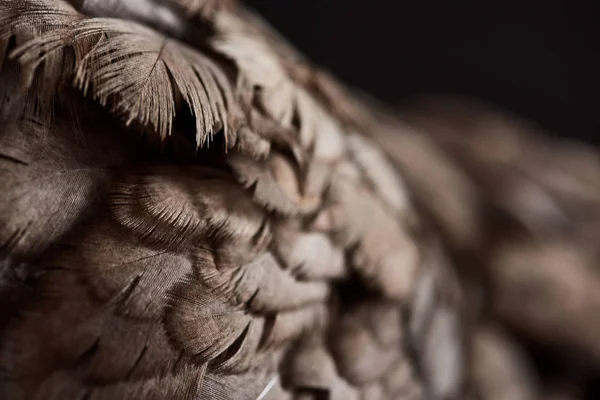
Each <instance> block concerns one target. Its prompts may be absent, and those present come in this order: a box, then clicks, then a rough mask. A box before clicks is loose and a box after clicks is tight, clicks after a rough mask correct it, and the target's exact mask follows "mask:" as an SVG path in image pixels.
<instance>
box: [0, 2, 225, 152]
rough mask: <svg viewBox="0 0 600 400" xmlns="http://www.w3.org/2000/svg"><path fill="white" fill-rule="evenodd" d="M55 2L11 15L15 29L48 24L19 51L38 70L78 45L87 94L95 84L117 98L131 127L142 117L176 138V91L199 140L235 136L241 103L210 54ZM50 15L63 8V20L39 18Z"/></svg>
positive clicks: (102, 96) (105, 101) (104, 95)
mask: <svg viewBox="0 0 600 400" xmlns="http://www.w3.org/2000/svg"><path fill="white" fill-rule="evenodd" d="M58 4H62V3H61V2H59V3H58ZM55 7H56V6H55V3H54V2H53V3H52V6H49V5H48V4H47V3H46V2H41V1H35V0H30V1H29V2H28V4H27V5H26V9H27V13H26V14H25V15H26V16H29V19H27V20H25V22H21V20H22V19H23V18H24V17H20V18H17V19H15V20H13V19H12V18H10V16H9V17H8V18H7V21H6V23H7V24H8V26H10V27H12V30H13V31H14V30H18V29H20V28H22V25H23V24H25V23H29V24H31V25H32V26H34V27H38V29H39V30H40V33H39V34H37V35H35V36H34V37H32V38H31V39H30V40H28V41H26V42H25V43H22V44H20V45H19V46H18V47H17V48H16V49H15V50H14V51H13V53H12V55H13V56H14V57H17V59H18V60H19V61H20V62H21V63H22V64H24V65H26V66H27V68H29V69H30V70H35V69H36V68H37V67H38V65H39V64H40V62H41V61H42V60H44V59H47V58H48V57H52V58H53V59H55V60H56V61H54V63H55V64H56V63H57V62H58V61H59V60H61V59H64V57H66V54H67V52H66V49H73V50H74V51H75V54H77V55H78V56H77V58H76V59H77V60H76V61H77V62H76V65H75V70H76V74H73V77H72V78H73V79H74V80H75V83H76V84H77V86H78V87H79V88H80V89H81V90H82V91H83V92H84V93H87V92H88V90H90V89H91V92H92V96H93V97H94V98H96V99H98V100H99V102H100V103H101V104H102V105H104V106H108V105H109V102H110V108H111V110H112V111H113V112H115V113H117V114H118V115H121V116H123V117H124V118H125V122H126V123H127V125H129V124H131V123H132V122H133V121H136V122H139V123H140V124H141V125H142V126H152V128H153V129H154V130H155V131H156V132H157V133H158V135H159V136H160V137H161V138H165V137H167V136H169V135H170V133H171V127H172V123H173V119H174V117H175V111H176V109H175V95H181V96H182V98H183V100H184V101H185V103H186V104H187V106H188V107H189V108H190V110H191V112H192V114H193V116H194V118H195V121H196V142H197V145H198V146H203V145H204V144H205V143H206V142H207V141H210V140H212V137H213V135H214V134H215V133H216V132H218V131H219V130H221V129H223V130H224V135H225V137H227V135H228V123H227V114H226V112H227V107H228V105H230V104H232V103H233V98H232V89H231V87H230V84H229V82H228V80H227V78H226V77H225V75H224V73H223V72H222V71H221V69H219V68H218V67H217V66H216V64H215V63H214V62H213V61H212V60H210V59H209V58H208V57H207V56H205V55H203V54H201V53H200V52H198V51H196V50H193V49H192V48H190V47H188V46H186V45H184V44H182V43H179V42H176V41H174V40H171V39H169V38H167V37H164V36H162V35H161V34H159V33H157V32H155V31H152V30H151V29H148V28H146V27H144V26H141V25H138V24H135V23H131V22H129V21H123V20H118V19H108V18H81V17H74V16H73V15H71V14H69V13H67V12H63V13H62V14H61V13H59V11H61V10H60V9H55ZM42 13H50V14H51V15H54V14H58V15H59V16H60V17H61V18H62V19H60V20H59V21H58V22H55V21H54V20H52V21H50V22H48V21H47V20H46V19H40V20H36V19H34V18H33V17H34V16H36V15H39V14H42ZM63 14H65V15H66V16H63ZM65 20H66V21H65ZM23 29H31V28H23ZM45 68H46V67H45ZM65 71H67V73H71V71H73V69H72V68H66V69H65ZM59 76H62V74H59ZM49 90H50V89H49Z"/></svg>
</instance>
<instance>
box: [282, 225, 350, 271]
mask: <svg viewBox="0 0 600 400" xmlns="http://www.w3.org/2000/svg"><path fill="white" fill-rule="evenodd" d="M274 241H275V245H276V248H277V254H278V255H279V257H280V258H281V259H282V260H283V261H284V265H285V268H286V269H288V270H289V271H290V272H291V273H292V274H293V275H294V276H296V277H298V278H300V279H308V280H321V279H341V278H345V277H346V275H347V274H348V270H347V269H346V261H345V258H344V253H343V252H342V250H341V249H340V248H338V247H337V246H335V245H334V244H333V243H332V241H331V239H330V238H329V237H328V236H327V235H325V234H323V233H320V232H308V233H306V232H299V231H298V230H297V229H294V227H291V226H285V225H283V224H280V226H278V227H277V228H276V230H275V235H274Z"/></svg>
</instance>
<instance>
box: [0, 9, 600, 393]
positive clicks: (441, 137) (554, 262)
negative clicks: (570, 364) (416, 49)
mask: <svg viewBox="0 0 600 400" xmlns="http://www.w3.org/2000/svg"><path fill="white" fill-rule="evenodd" d="M0 26H2V28H0V64H1V66H2V69H1V70H0V89H1V90H2V91H3V92H2V93H0V106H1V107H2V108H1V110H0V111H1V113H0V121H2V122H5V123H4V125H2V127H0V195H1V196H2V197H0V311H2V315H0V398H2V399H4V398H6V399H15V400H18V399H51V400H52V399H56V400H58V399H60V400H71V399H74V400H76V399H99V400H100V399H107V400H108V399H123V400H125V399H157V400H158V399H216V400H226V399H231V400H240V399H292V398H293V399H315V398H317V399H320V398H327V399H331V400H335V399H339V400H347V399H350V400H351V399H357V400H358V399H365V400H366V399H369V400H371V399H375V400H377V399H381V400H384V399H440V400H442V399H443V400H446V399H447V400H450V399H462V398H470V397H469V396H475V397H474V398H481V399H500V398H515V399H517V398H518V399H534V398H537V397H536V396H538V394H539V393H541V390H540V388H539V385H538V383H537V382H536V381H535V378H534V374H535V372H532V371H533V370H534V369H533V368H532V367H529V366H528V365H527V363H528V360H527V359H526V357H525V356H523V354H522V353H521V350H520V349H519V346H518V345H517V344H516V340H515V339H514V338H513V337H512V336H511V334H509V333H506V332H504V331H503V330H502V329H501V328H500V327H499V326H504V325H505V326H507V327H509V328H510V329H512V330H515V331H517V332H519V334H520V335H522V336H526V337H532V338H534V339H536V340H540V341H543V342H544V343H547V344H548V345H557V344H564V345H566V346H567V347H568V348H569V349H574V350H576V351H579V352H581V353H586V354H587V355H588V358H589V362H590V363H592V364H594V365H596V363H597V360H598V359H600V353H599V352H598V349H597V346H596V344H595V338H596V337H597V335H598V329H596V328H597V327H595V323H594V322H593V321H594V317H593V316H594V315H595V313H596V311H597V308H598V307H597V305H598V304H600V303H599V302H598V301H597V299H596V294H595V292H596V291H595V290H594V288H596V287H598V285H599V283H598V282H597V280H598V279H597V277H596V276H595V270H594V266H593V265H594V262H595V260H596V257H597V255H598V254H597V250H596V249H595V247H594V246H593V244H594V243H595V240H596V239H597V238H598V236H597V233H596V228H595V221H596V216H597V215H600V214H598V213H596V209H597V203H598V199H599V198H600V197H599V196H598V190H597V184H596V182H595V176H596V172H597V171H598V169H599V168H600V163H599V162H598V160H597V156H596V153H594V152H591V151H588V150H586V149H581V148H576V147H573V148H569V149H564V150H563V149H561V148H559V147H558V145H556V144H554V143H552V142H551V141H549V140H547V139H541V138H539V137H536V136H535V135H530V134H528V133H526V132H521V129H519V128H515V127H512V126H511V127H509V128H506V127H501V128H504V129H505V130H506V131H508V132H509V133H512V136H510V137H508V138H505V137H500V136H499V135H498V134H496V133H494V131H493V130H491V131H490V130H488V129H487V128H486V129H483V128H481V127H478V126H469V125H468V124H467V125H466V126H465V125H461V124H460V121H455V120H453V119H452V118H448V117H444V115H443V113H442V114H440V113H435V112H433V111H432V110H430V109H428V108H423V109H418V110H417V109H415V110H413V111H412V112H411V113H408V114H407V116H406V120H407V121H408V124H407V123H404V122H400V121H398V120H396V119H394V118H392V117H391V116H390V115H389V114H387V113H385V112H384V111H382V109H381V108H380V107H379V106H378V105H376V104H373V103H372V102H369V101H367V100H361V99H358V98H356V97H354V96H353V95H352V94H351V93H349V92H348V91H347V90H346V89H344V88H343V87H342V86H341V85H339V84H338V83H336V82H335V80H334V79H333V78H332V77H330V76H329V75H328V74H326V73H324V72H323V71H319V70H317V69H315V68H313V67H312V66H311V65H310V64H309V63H308V62H307V61H306V60H305V59H304V58H303V57H302V56H301V55H299V54H298V53H297V52H296V51H295V50H294V49H293V48H291V47H290V46H289V45H288V44H287V43H285V42H284V41H283V40H281V38H279V37H278V35H277V34H276V33H275V32H273V31H272V30H271V29H270V28H269V27H268V26H266V25H265V24H264V22H263V21H262V20H261V19H260V18H258V17H257V16H255V15H253V14H251V13H250V12H248V11H246V10H244V9H243V8H242V7H240V6H238V5H236V4H235V2H233V1H227V0H192V1H190V0H135V1H129V0H111V1H107V2H101V1H97V0H77V1H76V0H73V1H66V0H22V1H2V2H0ZM9 93H14V96H12V95H9ZM419 110H420V111H419ZM423 115H425V117H423ZM451 115H454V114H451ZM486 115H487V114H486ZM477 119H478V115H476V116H473V115H469V114H467V115H466V116H464V121H473V120H477ZM464 121H463V122H464ZM434 122H437V125H436V124H435V123H434ZM483 123H485V124H488V123H490V121H489V120H484V121H483V122H482V124H483ZM410 125H412V127H411V126H410ZM453 129H454V130H455V131H454V133H455V134H450V133H452V132H450V131H452V130H453ZM442 130H448V132H445V134H441V131H442ZM461 132H462V133H461ZM459 133H460V134H459ZM463 133H464V134H463ZM551 143H552V144H551ZM490 146H493V147H494V148H495V149H496V150H498V153H494V154H491V153H490V152H489V147H490ZM499 216H501V217H500V218H499ZM566 232H568V234H567V233H566ZM592 249H593V250H592ZM529 265H535V266H536V268H528V266H529ZM557 277H560V278H557ZM536 285H542V286H543V287H544V288H546V291H544V290H541V291H536V290H531V288H536V287H537V286H536ZM581 287H586V288H589V289H588V290H587V291H586V292H585V294H582V292H581ZM540 310H543V312H540ZM584 317H587V318H589V321H591V322H586V320H585V319H584ZM486 318H489V319H492V320H493V323H492V322H490V321H486ZM573 327H575V329H572V328H573ZM582 332H584V333H582ZM492 377H493V378H492ZM502 391H504V393H509V394H504V395H503V394H502V393H501V392H502ZM476 396H480V397H476ZM502 396H505V397H502ZM506 396H508V397H506Z"/></svg>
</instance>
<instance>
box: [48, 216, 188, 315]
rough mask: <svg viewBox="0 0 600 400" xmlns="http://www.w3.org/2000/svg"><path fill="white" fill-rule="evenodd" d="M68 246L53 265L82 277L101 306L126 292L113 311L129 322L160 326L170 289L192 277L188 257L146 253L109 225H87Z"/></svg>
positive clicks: (163, 252)
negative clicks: (151, 322) (143, 321)
mask: <svg viewBox="0 0 600 400" xmlns="http://www.w3.org/2000/svg"><path fill="white" fill-rule="evenodd" d="M65 244H66V247H67V249H66V250H65V251H63V252H62V253H61V254H60V256H58V257H57V260H56V261H55V262H56V263H57V264H58V265H60V266H61V267H62V268H66V269H70V270H74V271H79V272H80V273H81V275H82V276H83V277H84V279H85V281H86V283H87V284H88V286H89V288H90V289H91V291H92V293H93V294H94V296H95V297H96V298H97V299H98V300H100V301H101V302H111V301H112V300H113V299H114V298H115V297H117V296H119V295H120V294H121V293H123V291H124V290H126V289H127V290H128V291H129V292H128V296H127V299H125V300H122V301H120V302H119V305H118V307H117V308H116V310H115V311H116V312H117V313H119V314H120V315H123V316H127V317H130V318H140V319H153V320H160V318H162V314H163V309H164V307H165V306H166V304H167V301H168V298H169V295H168V293H169V290H170V288H171V287H172V286H174V285H175V284H176V283H177V282H179V281H181V280H182V279H183V278H184V277H185V276H186V275H187V274H188V273H190V272H191V262H190V261H189V260H188V259H186V258H185V257H182V256H179V255H176V254H171V253H167V252H165V251H158V250H151V249H149V248H146V247H143V246H141V245H139V244H137V243H136V242H135V241H132V240H131V238H130V237H129V235H127V234H126V232H125V231H121V230H120V229H119V227H117V226H114V225H113V224H111V223H109V222H108V223H107V222H100V223H98V224H89V228H88V229H85V230H84V231H83V232H81V233H79V232H77V234H76V235H74V236H72V237H71V238H70V240H67V241H66V242H65Z"/></svg>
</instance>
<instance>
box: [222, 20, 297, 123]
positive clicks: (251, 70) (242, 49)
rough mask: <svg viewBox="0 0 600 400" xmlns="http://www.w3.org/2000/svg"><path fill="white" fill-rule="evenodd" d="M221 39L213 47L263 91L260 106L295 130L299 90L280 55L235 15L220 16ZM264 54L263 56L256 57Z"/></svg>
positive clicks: (272, 116) (254, 85) (249, 81)
mask: <svg viewBox="0 0 600 400" xmlns="http://www.w3.org/2000/svg"><path fill="white" fill-rule="evenodd" d="M214 24H215V27H216V29H217V32H218V34H217V36H216V37H215V38H213V39H212V40H211V45H212V46H213V47H214V48H215V49H216V50H217V51H218V52H219V53H221V54H223V55H224V56H226V57H228V58H230V59H231V60H233V61H234V62H235V64H236V66H237V68H238V69H239V71H240V72H241V75H242V76H243V77H244V79H245V80H247V81H248V83H249V84H250V85H251V86H252V87H259V88H261V92H260V104H261V106H262V108H263V109H264V110H266V112H267V113H268V115H269V116H270V117H271V118H273V119H274V120H276V121H278V122H279V123H280V124H281V125H282V126H283V127H284V128H292V119H293V116H294V107H293V105H294V96H295V90H296V87H295V86H294V84H293V83H292V82H291V81H290V80H289V78H288V77H287V75H286V73H285V71H284V70H283V68H282V67H281V64H280V63H279V60H278V59H277V56H276V55H275V54H273V52H272V51H271V50H270V48H269V46H268V45H267V44H266V43H264V42H263V41H261V38H260V36H257V35H256V34H255V35H252V34H248V32H245V31H244V26H245V24H244V22H243V20H241V19H240V17H239V16H236V15H235V14H233V13H217V14H216V15H215V18H214ZM256 54H260V55H261V57H255V55H256Z"/></svg>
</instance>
